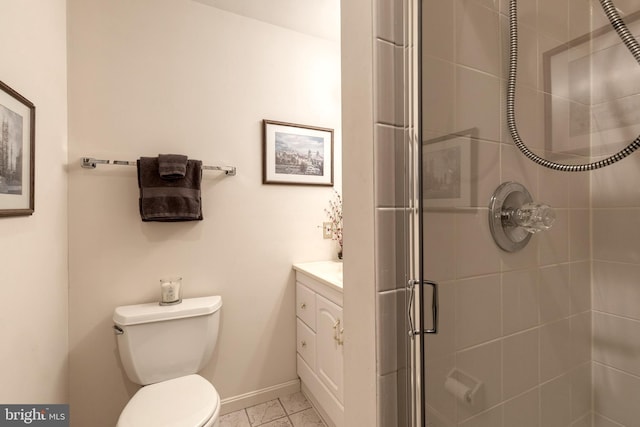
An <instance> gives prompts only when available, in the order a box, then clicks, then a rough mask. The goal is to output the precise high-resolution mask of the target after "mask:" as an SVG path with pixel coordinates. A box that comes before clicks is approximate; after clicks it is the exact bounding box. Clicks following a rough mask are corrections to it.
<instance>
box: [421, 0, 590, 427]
mask: <svg viewBox="0 0 640 427" xmlns="http://www.w3.org/2000/svg"><path fill="white" fill-rule="evenodd" d="M497 3H498V2H481V1H472V0H468V1H464V0H461V1H447V2H442V1H439V0H427V1H424V2H423V4H424V7H425V11H426V12H425V13H424V15H423V16H424V22H423V25H424V26H423V28H424V29H425V32H424V37H425V40H427V41H429V40H430V42H427V43H425V46H426V51H425V57H424V68H423V70H424V73H425V74H424V77H423V84H424V89H423V90H424V91H423V94H424V100H425V103H426V104H427V105H428V107H427V108H425V109H424V116H423V121H424V126H425V127H424V130H425V132H424V138H425V139H426V140H431V141H427V142H428V143H427V144H426V145H424V149H425V150H426V151H427V158H428V156H429V154H428V153H432V152H433V150H435V149H437V147H438V146H437V145H429V144H438V142H435V141H434V140H435V139H436V138H440V137H450V138H451V139H449V141H450V142H451V141H457V144H459V146H460V147H461V149H463V150H468V159H469V166H468V171H469V180H468V184H469V198H468V199H467V200H464V201H462V202H459V203H457V204H456V205H455V206H451V207H448V208H442V207H436V206H434V205H433V204H431V202H430V201H427V203H426V206H427V209H426V212H425V217H424V218H425V227H424V233H425V234H424V237H425V268H426V275H427V278H429V279H432V280H437V281H439V282H440V286H441V289H440V333H439V334H438V335H437V336H430V337H428V338H427V354H426V364H427V375H428V376H429V380H428V382H427V402H428V405H429V408H428V418H429V421H431V422H432V423H433V425H434V426H450V425H459V426H471V425H474V426H492V427H493V426H501V425H504V426H505V427H506V426H519V427H525V426H538V425H541V426H551V425H554V426H556V425H557V426H569V425H580V426H582V425H590V419H591V405H590V403H591V393H590V387H589V384H590V377H591V363H590V361H591V348H590V336H591V312H590V309H591V300H590V287H589V277H590V234H589V233H590V231H589V228H590V227H589V224H590V213H589V176H588V174H562V173H558V172H553V171H550V170H548V169H544V168H542V167H539V166H537V165H535V164H534V163H533V162H530V161H529V160H527V159H526V158H524V156H522V155H521V154H520V153H519V152H517V150H516V149H515V148H514V147H513V144H512V142H511V139H510V137H509V136H508V135H507V132H506V126H505V124H504V121H505V120H504V118H503V111H504V98H503V94H504V88H505V87H506V80H505V79H506V75H505V72H506V66H505V65H503V64H505V63H506V61H507V58H506V55H507V53H508V48H507V35H508V31H507V29H508V21H507V16H506V3H507V2H506V1H503V2H499V3H500V4H497ZM587 3H588V2H586V1H582V2H581V1H571V2H565V1H562V2H557V1H556V0H553V1H551V0H549V1H547V0H545V1H542V0H540V1H538V2H519V5H520V53H521V56H520V58H521V61H520V67H519V71H520V72H519V76H518V82H519V85H518V94H517V108H516V113H517V121H518V125H519V128H520V132H521V135H522V137H523V139H524V140H525V142H526V143H527V144H528V145H529V146H530V147H531V148H533V149H535V150H536V152H538V153H541V154H543V155H545V156H548V157H551V158H554V159H558V158H561V159H563V160H566V161H568V162H571V161H584V160H588V158H587V157H585V158H580V157H579V156H577V154H582V153H583V151H580V149H581V148H584V147H580V146H575V145H572V144H578V143H581V142H583V141H582V140H580V139H576V138H571V137H570V134H569V133H568V129H569V127H568V126H565V125H566V124H569V123H571V122H570V120H574V119H575V118H574V117H573V116H569V109H568V108H563V107H567V106H573V107H574V110H576V109H578V110H579V107H580V105H578V102H577V100H575V99H572V98H571V95H572V94H571V93H570V92H569V91H567V90H565V91H564V93H563V94H562V95H563V96H557V97H556V96H554V97H552V98H549V97H548V96H547V95H545V93H544V91H545V79H544V76H545V74H544V63H543V62H535V61H531V58H540V57H541V56H540V55H539V53H542V52H545V51H547V50H549V49H551V48H553V47H555V46H558V45H562V43H564V42H566V41H567V40H569V39H572V38H574V37H575V36H576V35H577V34H580V32H581V31H584V30H585V29H586V30H587V31H588V28H589V21H588V14H586V20H583V21H581V20H580V19H579V18H580V17H582V16H583V15H581V14H580V10H582V9H580V7H583V8H586V7H588V4H587ZM536 5H537V7H535V6H536ZM587 10H588V9H587ZM567 64H568V62H567V61H566V60H565V61H564V63H560V64H559V65H557V67H558V68H559V69H560V72H559V75H560V77H563V76H566V75H567V73H568V71H567ZM557 72H558V71H557V70H556V69H554V73H557ZM556 81H557V78H555V74H554V82H556ZM563 82H566V80H563ZM554 93H555V92H554ZM546 101H551V103H552V105H553V107H554V113H553V117H554V120H553V121H549V116H548V115H547V112H548V108H549V104H547V102H546ZM587 119H588V117H587ZM545 126H547V127H549V126H552V129H553V131H554V135H553V136H554V138H553V139H551V140H545V132H544V129H545ZM467 130H470V131H469V132H467ZM453 134H464V135H465V136H463V137H462V138H459V139H457V140H455V139H453V138H452V135H453ZM561 153H562V154H561ZM586 154H588V151H587V153H586ZM506 181H518V182H520V183H522V184H524V185H525V186H526V187H527V188H528V189H529V191H530V192H531V194H532V195H533V198H534V200H536V201H540V202H544V203H548V204H550V205H551V206H553V207H554V208H555V210H556V213H557V221H556V223H555V224H554V226H553V228H552V229H551V230H550V231H548V232H544V233H540V234H538V235H536V236H533V238H532V239H531V242H530V243H529V245H528V246H527V247H526V248H525V249H523V250H522V251H521V252H517V253H513V254H510V253H506V252H503V251H501V250H500V249H499V248H498V247H497V245H496V244H495V243H494V242H493V239H492V236H491V234H490V232H489V226H488V208H487V206H488V203H489V199H490V197H491V195H492V193H493V191H494V190H495V189H496V188H497V187H498V186H499V185H500V183H502V182H506ZM465 184H467V182H464V183H463V185H465ZM453 369H457V370H459V371H460V372H463V373H466V374H468V375H470V376H472V377H475V378H476V379H477V380H478V381H480V382H482V387H481V389H480V391H479V393H478V395H477V396H476V402H475V404H474V405H468V404H466V403H463V402H462V401H460V400H457V399H456V398H455V397H454V396H453V395H452V394H451V393H449V392H448V391H446V390H445V388H444V384H445V381H446V379H447V376H448V375H450V373H451V372H452V370H453ZM453 375H454V376H455V375H456V374H455V373H454V374H453ZM574 423H575V424H574Z"/></svg>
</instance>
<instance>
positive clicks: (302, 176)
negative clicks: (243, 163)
mask: <svg viewBox="0 0 640 427" xmlns="http://www.w3.org/2000/svg"><path fill="white" fill-rule="evenodd" d="M263 125H264V127H263V149H262V155H263V170H262V182H263V184H290V185H325V186H332V185H333V129H328V128H321V127H315V126H307V125H298V124H293V123H285V122H277V121H273V120H264V121H263Z"/></svg>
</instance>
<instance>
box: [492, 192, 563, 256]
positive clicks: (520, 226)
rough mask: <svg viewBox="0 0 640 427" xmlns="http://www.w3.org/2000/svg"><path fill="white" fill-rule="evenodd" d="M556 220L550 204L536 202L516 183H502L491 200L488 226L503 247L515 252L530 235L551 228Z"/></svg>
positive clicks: (527, 240) (525, 243) (497, 242)
mask: <svg viewBox="0 0 640 427" xmlns="http://www.w3.org/2000/svg"><path fill="white" fill-rule="evenodd" d="M555 220H556V213H555V211H554V210H553V209H552V208H551V207H550V206H548V205H545V204H542V203H534V202H533V198H532V197H531V194H530V193H529V191H527V189H526V188H525V187H524V186H523V185H522V184H519V183H517V182H513V181H510V182H505V183H503V184H501V185H500V186H499V187H498V188H497V189H496V191H495V192H494V193H493V196H491V201H490V202H489V228H490V230H491V235H492V236H493V240H494V241H495V242H496V244H497V245H498V246H499V247H500V249H502V250H505V251H507V252H516V251H519V250H520V249H522V248H524V247H525V246H526V245H527V243H528V242H529V240H530V239H531V235H533V234H535V233H538V232H540V231H545V230H549V229H550V228H551V226H552V225H553V223H554V221H555Z"/></svg>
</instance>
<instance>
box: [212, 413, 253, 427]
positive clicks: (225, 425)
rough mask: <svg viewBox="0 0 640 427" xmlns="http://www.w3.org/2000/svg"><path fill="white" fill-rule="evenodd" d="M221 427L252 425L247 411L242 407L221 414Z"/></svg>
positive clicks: (247, 426) (249, 426) (245, 426)
mask: <svg viewBox="0 0 640 427" xmlns="http://www.w3.org/2000/svg"><path fill="white" fill-rule="evenodd" d="M220 427H251V424H249V417H247V411H245V410H244V409H241V410H239V411H235V412H231V413H229V414H226V415H223V416H221V417H220Z"/></svg>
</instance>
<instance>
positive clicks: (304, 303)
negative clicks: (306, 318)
mask: <svg viewBox="0 0 640 427" xmlns="http://www.w3.org/2000/svg"><path fill="white" fill-rule="evenodd" d="M300 308H301V309H302V310H304V309H305V308H307V303H306V302H303V303H302V304H300Z"/></svg>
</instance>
